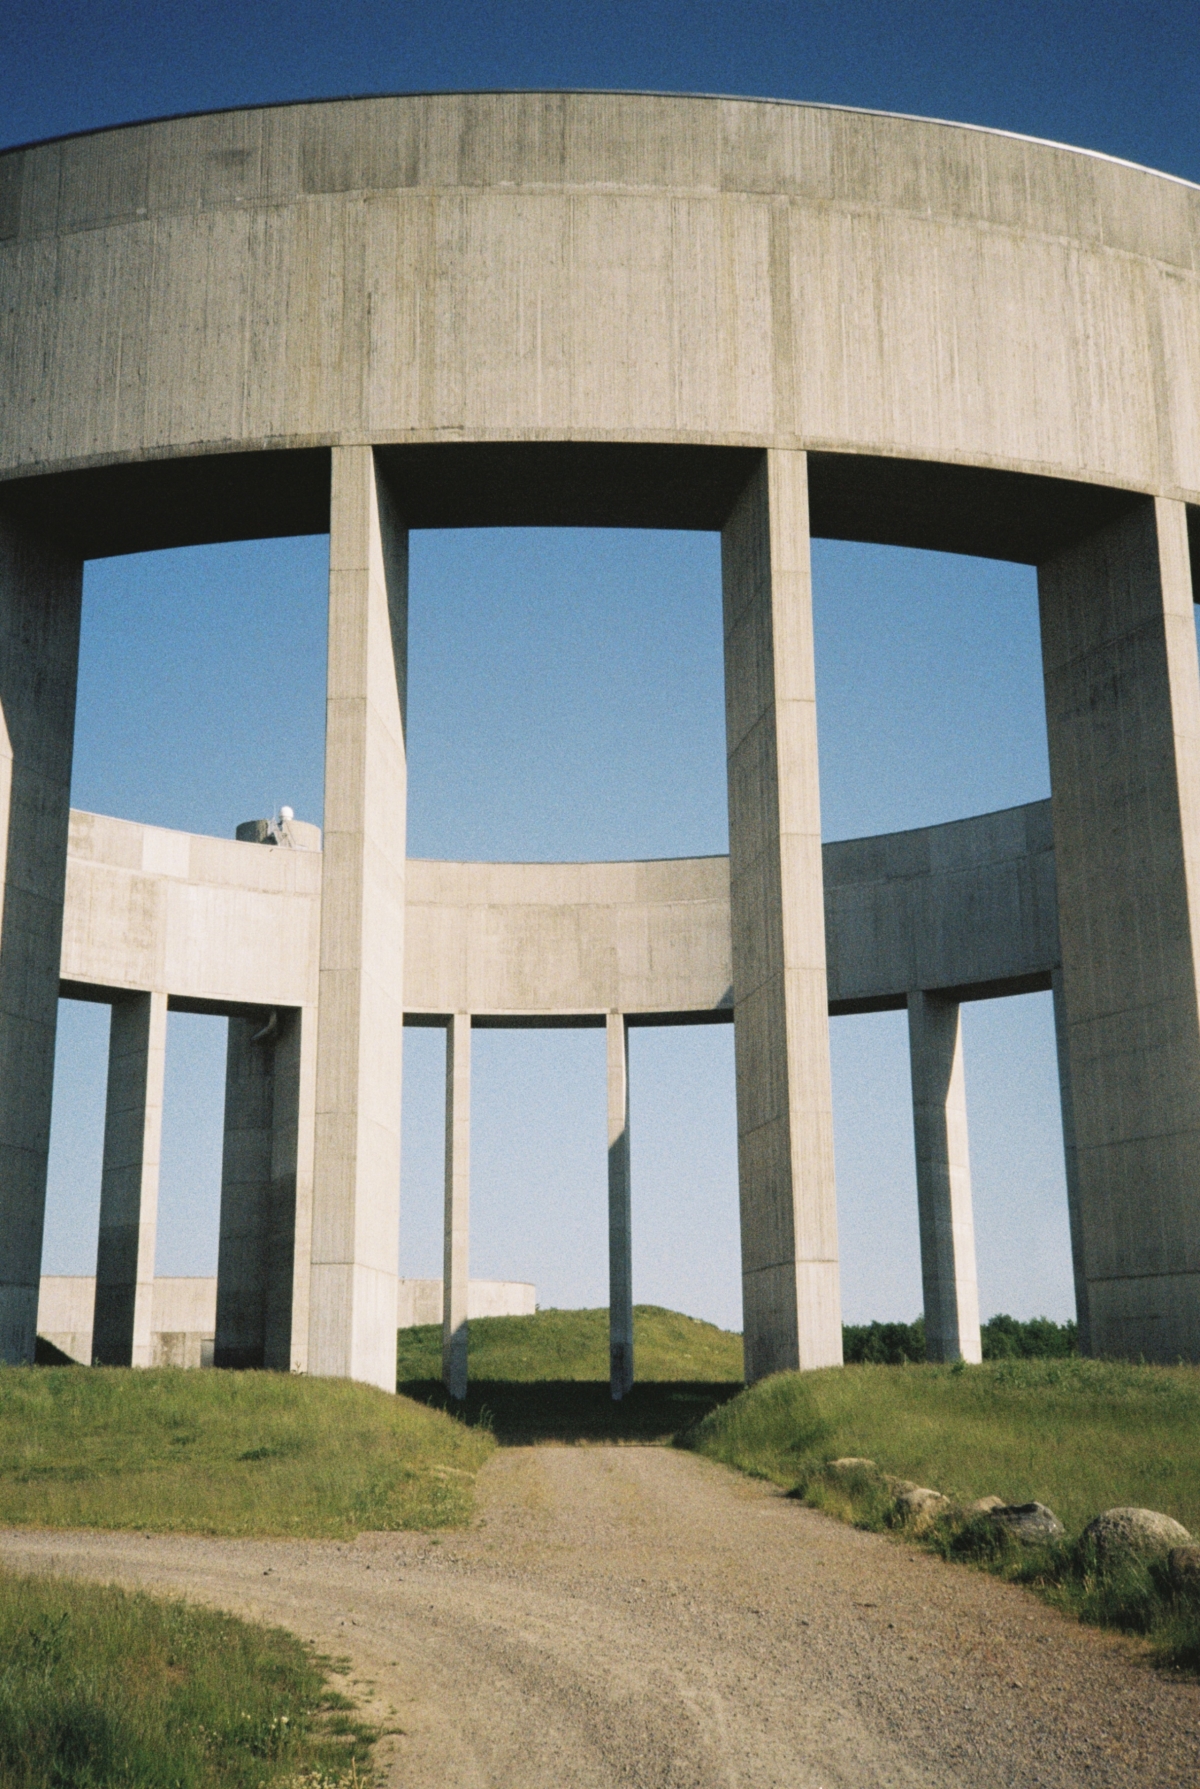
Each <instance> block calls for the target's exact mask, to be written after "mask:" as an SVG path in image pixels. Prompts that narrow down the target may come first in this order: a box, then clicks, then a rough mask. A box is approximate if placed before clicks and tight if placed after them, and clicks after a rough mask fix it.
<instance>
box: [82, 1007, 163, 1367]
mask: <svg viewBox="0 0 1200 1789" xmlns="http://www.w3.org/2000/svg"><path fill="white" fill-rule="evenodd" d="M166 1059H167V996H166V995H165V994H158V993H155V994H128V995H126V996H125V998H124V999H121V1000H115V1001H114V1002H113V1007H112V1020H111V1023H110V1028H109V1034H108V1094H107V1099H106V1102H105V1108H104V1166H103V1170H102V1173H101V1179H100V1238H99V1244H98V1247H97V1250H96V1304H95V1315H94V1317H93V1320H92V1359H93V1360H94V1361H95V1362H96V1363H97V1364H98V1365H99V1366H106V1367H148V1366H151V1365H152V1364H153V1363H152V1359H151V1329H152V1326H153V1317H154V1245H155V1242H156V1240H157V1236H158V1168H159V1159H160V1156H161V1151H162V1108H163V1076H164V1073H165V1069H166Z"/></svg>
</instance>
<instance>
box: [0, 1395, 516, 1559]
mask: <svg viewBox="0 0 1200 1789" xmlns="http://www.w3.org/2000/svg"><path fill="white" fill-rule="evenodd" d="M492 1446H493V1442H492V1439H491V1437H490V1436H489V1435H487V1434H486V1433H485V1432H483V1431H482V1430H480V1429H470V1428H467V1427H465V1426H464V1425H463V1424H462V1423H458V1422H455V1421H453V1420H452V1419H451V1418H449V1417H447V1416H444V1415H442V1414H440V1413H438V1412H437V1411H434V1410H431V1409H429V1408H428V1407H427V1406H425V1405H422V1404H417V1403H414V1402H412V1401H411V1400H410V1399H407V1398H396V1397H392V1396H390V1395H389V1394H388V1393H386V1392H382V1391H376V1390H373V1389H372V1388H371V1387H370V1386H364V1385H353V1384H350V1383H348V1382H346V1381H344V1380H332V1379H306V1378H301V1377H289V1376H288V1375H286V1374H276V1373H223V1372H183V1371H180V1370H179V1369H174V1370H172V1369H163V1370H160V1371H153V1372H144V1371H136V1372H134V1371H129V1370H127V1369H122V1368H108V1367H104V1368H102V1367H7V1368H3V1369H0V1526H6V1527H31V1526H32V1527H43V1528H145V1529H153V1530H156V1531H158V1532H164V1531H165V1532H172V1531H174V1532H179V1533H189V1534H229V1535H237V1534H245V1535H251V1534H257V1535H271V1534H291V1535H306V1536H328V1537H333V1538H342V1537H350V1536H353V1535H354V1534H356V1533H358V1532H360V1531H361V1530H363V1529H394V1528H441V1527H446V1526H452V1525H456V1524H460V1523H463V1522H465V1521H467V1520H468V1519H469V1517H470V1514H471V1507H472V1497H473V1489H474V1478H475V1474H476V1472H477V1471H478V1470H479V1468H480V1467H481V1466H482V1465H483V1462H484V1461H485V1459H486V1458H487V1457H488V1454H489V1453H490V1452H491V1450H492Z"/></svg>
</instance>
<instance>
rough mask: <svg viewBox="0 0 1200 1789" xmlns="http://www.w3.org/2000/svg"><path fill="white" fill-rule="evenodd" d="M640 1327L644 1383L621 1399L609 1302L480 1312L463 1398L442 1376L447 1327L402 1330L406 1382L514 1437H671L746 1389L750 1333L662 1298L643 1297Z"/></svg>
mask: <svg viewBox="0 0 1200 1789" xmlns="http://www.w3.org/2000/svg"><path fill="white" fill-rule="evenodd" d="M633 1330H634V1344H633V1346H634V1362H635V1366H636V1372H637V1383H636V1384H635V1385H634V1387H633V1390H632V1391H631V1392H630V1393H629V1394H628V1396H627V1397H625V1398H622V1399H621V1401H620V1402H619V1403H614V1402H613V1400H612V1397H611V1395H610V1393H609V1385H608V1312H607V1311H606V1310H598V1311H538V1312H537V1313H536V1314H535V1315H534V1316H531V1317H481V1318H476V1319H475V1320H474V1321H473V1322H472V1324H471V1331H470V1356H469V1371H470V1384H469V1389H468V1392H467V1397H466V1400H465V1402H464V1403H462V1404H450V1403H449V1400H448V1399H447V1397H446V1394H445V1392H444V1391H443V1389H442V1386H441V1384H440V1382H439V1378H438V1375H439V1374H440V1373H441V1367H442V1332H441V1328H440V1327H439V1326H435V1325H432V1324H431V1325H429V1326H427V1327H424V1328H420V1329H402V1330H401V1331H400V1334H399V1338H398V1347H397V1367H398V1372H399V1379H400V1390H401V1391H403V1392H407V1393H408V1395H409V1396H410V1397H413V1398H420V1399H421V1400H422V1401H424V1402H426V1403H429V1404H432V1405H434V1406H436V1407H438V1408H449V1409H452V1410H454V1411H455V1412H456V1413H457V1414H458V1415H460V1416H461V1417H462V1418H463V1420H464V1421H466V1422H467V1423H478V1424H483V1425H485V1426H486V1427H488V1428H489V1429H491V1430H492V1432H493V1433H494V1434H495V1437H496V1439H497V1441H503V1442H506V1443H508V1444H510V1445H519V1444H522V1443H529V1442H536V1441H568V1442H576V1441H670V1440H671V1439H673V1438H674V1437H675V1436H676V1435H679V1434H681V1433H682V1432H683V1431H684V1430H686V1429H689V1428H691V1427H693V1426H694V1424H696V1423H697V1422H699V1420H700V1418H701V1417H703V1416H704V1415H705V1414H706V1413H707V1412H708V1411H709V1410H712V1409H713V1408H714V1407H715V1406H716V1405H717V1404H718V1403H720V1402H722V1401H723V1400H724V1399H726V1398H731V1397H733V1396H734V1395H735V1394H736V1393H737V1392H738V1391H740V1390H741V1385H742V1338H741V1336H738V1335H731V1334H730V1333H729V1332H728V1331H727V1330H723V1329H718V1328H717V1327H716V1326H715V1324H712V1323H702V1322H701V1321H700V1320H699V1319H698V1318H696V1317H685V1316H683V1315H682V1314H681V1313H680V1312H678V1311H666V1310H663V1309H662V1308H661V1307H660V1306H658V1305H636V1306H635V1307H634V1313H633Z"/></svg>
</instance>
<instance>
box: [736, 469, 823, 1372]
mask: <svg viewBox="0 0 1200 1789" xmlns="http://www.w3.org/2000/svg"><path fill="white" fill-rule="evenodd" d="M721 565H722V580H723V584H724V593H725V602H724V607H725V713H726V742H727V750H728V776H729V854H730V907H731V922H732V942H733V988H734V1027H735V1052H736V1073H737V1110H738V1184H739V1193H740V1201H741V1227H742V1299H743V1311H744V1328H745V1338H746V1342H745V1347H746V1377H747V1380H749V1381H751V1382H752V1381H754V1380H756V1379H761V1378H762V1377H763V1376H764V1375H765V1374H767V1373H774V1372H778V1371H780V1370H781V1369H784V1368H789V1367H790V1368H795V1367H823V1366H831V1365H837V1364H840V1362H841V1358H842V1334H841V1298H840V1292H839V1287H838V1257H837V1207H836V1195H835V1188H834V1171H833V1109H832V1096H831V1090H830V1071H829V1019H828V998H827V992H826V976H825V913H824V898H823V880H822V864H821V823H820V792H819V787H818V782H817V714H816V689H815V682H814V673H813V639H812V592H811V578H810V570H809V538H808V484H807V462H806V456H805V455H804V454H803V453H796V452H792V451H790V450H789V451H780V452H776V451H770V452H767V453H765V454H764V455H763V457H762V460H761V462H760V464H759V468H758V470H757V472H756V473H755V474H754V476H753V477H752V478H751V480H750V482H749V484H748V485H747V487H746V489H745V491H744V492H743V493H742V495H741V497H740V498H739V500H738V502H737V504H736V505H735V507H734V509H733V512H732V514H731V515H730V517H729V520H728V522H727V523H726V525H725V529H724V532H723V534H722V538H721Z"/></svg>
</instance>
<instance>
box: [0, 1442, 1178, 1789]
mask: <svg viewBox="0 0 1200 1789" xmlns="http://www.w3.org/2000/svg"><path fill="white" fill-rule="evenodd" d="M0 1548H2V1557H3V1559H4V1561H5V1563H6V1564H8V1565H9V1566H11V1567H14V1568H30V1569H34V1570H52V1571H62V1572H71V1573H77V1574H80V1575H83V1576H87V1577H92V1578H100V1579H105V1580H109V1579H111V1580H115V1581H118V1582H122V1583H127V1584H140V1585H147V1586H153V1587H154V1588H156V1589H159V1590H167V1591H174V1592H179V1593H183V1594H186V1595H189V1596H192V1597H196V1598H199V1599H201V1600H203V1601H206V1602H211V1603H215V1604H219V1605H221V1606H223V1607H226V1608H230V1609H234V1610H236V1611H238V1612H239V1613H243V1614H247V1615H252V1616H257V1617H261V1618H263V1619H265V1620H268V1621H273V1622H279V1623H281V1624H284V1625H286V1626H288V1627H290V1628H292V1629H293V1630H295V1631H296V1632H298V1633H300V1634H303V1635H305V1636H307V1637H308V1638H310V1639H312V1640H313V1641H315V1642H316V1643H317V1644H318V1645H320V1646H322V1647H324V1648H326V1649H328V1650H329V1651H330V1652H331V1653H333V1654H335V1655H338V1656H341V1657H346V1658H348V1659H349V1661H350V1664H351V1670H350V1673H349V1675H350V1677H351V1679H352V1681H354V1682H357V1683H359V1684H362V1685H371V1686H373V1698H374V1700H373V1706H374V1707H375V1710H376V1713H377V1714H378V1716H379V1718H381V1719H382V1720H384V1721H385V1722H386V1724H387V1725H388V1726H389V1727H391V1728H393V1729H395V1728H398V1729H400V1731H399V1732H392V1733H391V1734H390V1735H389V1736H388V1737H387V1738H386V1739H385V1740H384V1741H383V1742H382V1745H381V1749H380V1754H379V1760H380V1763H381V1765H382V1766H383V1767H384V1775H385V1780H386V1782H387V1783H388V1784H389V1785H392V1786H394V1789H400V1786H401V1785H403V1789H425V1786H432V1785H437V1786H438V1789H442V1786H443V1785H454V1786H455V1789H468V1786H470V1789H474V1786H475V1785H513V1786H514V1789H539V1786H540V1785H554V1786H555V1789H562V1786H563V1785H571V1786H572V1789H576V1786H580V1789H582V1786H585V1785H586V1786H588V1789H591V1786H592V1785H596V1786H599V1785H610V1784H612V1785H615V1784H635V1785H637V1786H638V1789H648V1786H650V1785H654V1786H658V1785H662V1786H663V1789H667V1786H671V1789H674V1786H676V1785H678V1786H680V1789H682V1786H683V1785H687V1786H688V1789H708V1786H709V1785H714V1786H715V1785H718V1784H719V1785H722V1789H734V1786H736V1789H759V1786H762V1789H766V1786H767V1785H776V1786H779V1789H783V1786H785V1785H786V1786H787V1789H885V1786H886V1789H891V1786H893V1785H895V1786H897V1789H899V1786H901V1785H903V1786H904V1789H910V1786H912V1789H915V1786H917V1785H920V1786H922V1789H926V1786H928V1789H934V1786H937V1789H941V1786H942V1785H945V1786H947V1789H949V1786H951V1785H954V1786H955V1789H960V1786H961V1789H968V1786H969V1789H992V1786H993V1785H995V1786H997V1789H999V1786H1001V1785H1003V1786H1004V1789H1026V1786H1029V1789H1033V1786H1034V1785H1037V1786H1038V1789H1067V1786H1072V1789H1073V1786H1074V1785H1085V1784H1086V1785H1087V1786H1088V1789H1123V1786H1125V1785H1131V1786H1132V1785H1135V1784H1136V1785H1137V1786H1138V1789H1155V1786H1157V1785H1166V1784H1188V1785H1194V1784H1195V1782H1196V1780H1197V1759H1198V1758H1200V1685H1197V1684H1195V1683H1188V1682H1183V1681H1180V1680H1178V1679H1174V1678H1171V1677H1168V1676H1165V1675H1162V1674H1160V1673H1158V1672H1156V1671H1155V1670H1154V1669H1153V1668H1152V1667H1150V1666H1149V1665H1148V1664H1147V1663H1146V1662H1145V1661H1144V1660H1143V1659H1142V1658H1141V1656H1140V1655H1139V1653H1138V1651H1137V1649H1136V1648H1135V1647H1134V1646H1132V1645H1131V1644H1130V1643H1128V1642H1126V1641H1123V1640H1119V1639H1113V1638H1111V1637H1106V1636H1103V1635H1100V1634H1097V1633H1094V1632H1092V1631H1090V1630H1087V1629H1083V1628H1080V1627H1077V1626H1075V1625H1074V1624H1072V1623H1070V1622H1067V1621H1065V1620H1063V1619H1061V1618H1060V1617H1058V1616H1057V1615H1055V1614H1054V1613H1053V1612H1052V1611H1051V1610H1049V1609H1047V1608H1045V1607H1044V1606H1043V1605H1042V1604H1040V1603H1039V1602H1037V1601H1035V1600H1034V1599H1033V1598H1032V1597H1031V1596H1029V1595H1028V1594H1026V1593H1025V1592H1023V1591H1020V1590H1017V1589H1015V1588H1013V1587H1012V1586H1009V1585H1004V1584H1001V1583H998V1582H997V1581H996V1580H994V1579H991V1578H987V1577H984V1576H982V1575H980V1574H977V1573H974V1572H971V1571H968V1570H966V1569H964V1568H961V1567H954V1566H948V1565H944V1564H943V1563H941V1562H940V1561H938V1560H935V1559H932V1558H930V1557H929V1556H927V1555H925V1554H923V1553H918V1552H915V1551H914V1549H913V1548H912V1547H911V1546H905V1545H903V1544H898V1543H895V1542H893V1541H890V1540H886V1539H882V1538H880V1537H879V1536H876V1535H868V1534H860V1533H858V1532H856V1531H855V1530H853V1529H850V1528H845V1527H842V1526H841V1525H839V1524H838V1523H835V1522H833V1521H831V1520H830V1519H829V1518H827V1517H825V1516H821V1515H818V1514H816V1513H815V1512H813V1511H810V1510H806V1509H803V1508H802V1507H800V1506H799V1505H797V1504H796V1503H793V1502H791V1501H790V1500H789V1499H787V1498H786V1497H784V1496H782V1495H780V1494H779V1493H778V1492H775V1491H772V1490H771V1489H769V1488H767V1487H765V1486H762V1485H758V1484H755V1483H753V1482H751V1481H749V1480H746V1479H743V1478H740V1477H738V1476H737V1475H735V1474H733V1473H729V1472H726V1471H725V1470H724V1469H723V1468H720V1467H717V1466H713V1465H711V1464H709V1463H708V1462H706V1461H703V1460H699V1459H697V1458H695V1457H694V1456H691V1455H684V1454H677V1453H674V1452H671V1451H669V1450H666V1449H662V1448H652V1447H596V1448H565V1447H541V1448H513V1449H505V1450H504V1451H502V1452H501V1453H500V1454H499V1455H497V1457H496V1458H495V1459H494V1460H493V1461H492V1463H491V1464H490V1465H489V1466H488V1467H487V1469H486V1470H485V1472H484V1474H483V1475H482V1478H481V1481H480V1497H479V1505H478V1514H477V1519H476V1521H475V1523H474V1524H473V1526H472V1527H471V1528H470V1530H468V1531H466V1532H463V1533H453V1532H450V1533H446V1534H444V1535H442V1536H441V1537H440V1538H431V1537H426V1536H423V1535H410V1534H405V1535H396V1534H377V1535H363V1536H362V1537H360V1539H359V1540H358V1541H357V1542H356V1543H354V1544H339V1543H336V1542H304V1541H231V1540H207V1539H197V1538H188V1537H181V1536H172V1537H151V1536H143V1535H140V1534H135V1535H121V1534H94V1533H93V1534H87V1533H8V1534H6V1535H4V1536H3V1537H0ZM390 1711H394V1712H390Z"/></svg>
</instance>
